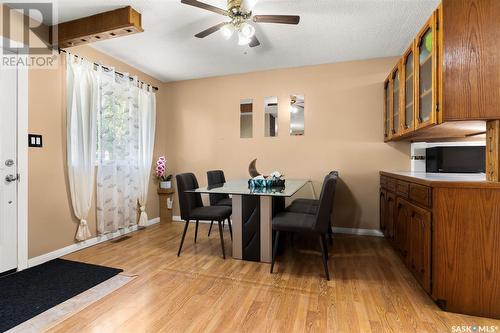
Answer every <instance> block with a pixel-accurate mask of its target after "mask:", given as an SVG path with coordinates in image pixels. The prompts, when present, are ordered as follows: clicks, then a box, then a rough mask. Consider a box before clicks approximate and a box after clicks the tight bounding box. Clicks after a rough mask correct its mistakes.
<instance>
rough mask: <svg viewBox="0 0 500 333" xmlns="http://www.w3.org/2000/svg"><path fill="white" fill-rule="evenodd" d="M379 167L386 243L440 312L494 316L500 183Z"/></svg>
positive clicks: (499, 310) (499, 267) (499, 271)
mask: <svg viewBox="0 0 500 333" xmlns="http://www.w3.org/2000/svg"><path fill="white" fill-rule="evenodd" d="M453 179H454V180H449V181H442V180H435V179H434V178H432V177H431V178H429V179H424V180H422V179H421V178H418V177H414V176H405V175H400V174H398V173H389V172H381V177H380V200H381V201H380V223H381V228H382V230H383V232H384V236H385V237H386V238H387V240H388V243H389V244H390V245H391V247H392V248H393V249H394V251H395V253H396V254H397V255H398V256H399V257H400V258H401V260H402V261H403V263H404V264H405V266H406V267H407V268H408V270H409V271H410V272H411V273H412V275H413V276H414V277H415V280H416V281H417V282H418V283H419V284H420V285H421V286H422V288H423V289H424V290H425V291H426V292H427V293H428V294H429V295H430V296H431V297H432V299H433V300H434V301H435V302H436V303H437V304H438V306H439V307H441V308H442V309H443V310H446V311H452V312H458V313H464V314H469V315H474V316H483V317H491V318H497V319H500V302H498V300H499V299H500V288H498V287H497V286H498V281H500V242H498V239H500V205H498V202H500V183H494V182H487V181H470V180H469V181H467V180H465V181H457V180H456V177H455V178H453Z"/></svg>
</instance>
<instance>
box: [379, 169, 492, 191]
mask: <svg viewBox="0 0 500 333" xmlns="http://www.w3.org/2000/svg"><path fill="white" fill-rule="evenodd" d="M380 174H381V175H384V176H388V177H392V178H396V179H400V180H405V181H409V182H414V183H418V184H422V185H427V186H432V187H472V188H477V187H479V188H483V187H488V188H500V183H497V182H489V181H487V180H486V174H484V173H427V172H411V171H380Z"/></svg>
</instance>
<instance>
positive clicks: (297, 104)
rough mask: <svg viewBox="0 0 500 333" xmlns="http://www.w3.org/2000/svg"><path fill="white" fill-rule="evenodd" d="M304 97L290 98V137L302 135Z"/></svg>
mask: <svg viewBox="0 0 500 333" xmlns="http://www.w3.org/2000/svg"><path fill="white" fill-rule="evenodd" d="M304 107H305V102H304V95H291V96H290V135H304Z"/></svg>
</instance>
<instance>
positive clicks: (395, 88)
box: [391, 62, 401, 138]
mask: <svg viewBox="0 0 500 333" xmlns="http://www.w3.org/2000/svg"><path fill="white" fill-rule="evenodd" d="M391 82H392V101H391V102H392V110H391V116H392V119H391V138H397V137H398V136H400V135H401V123H400V119H401V118H400V113H401V63H400V62H398V64H397V65H396V67H394V69H393V70H392V75H391Z"/></svg>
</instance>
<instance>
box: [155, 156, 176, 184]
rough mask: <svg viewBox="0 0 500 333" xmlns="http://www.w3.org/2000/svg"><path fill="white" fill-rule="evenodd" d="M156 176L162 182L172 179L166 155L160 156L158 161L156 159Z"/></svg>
mask: <svg viewBox="0 0 500 333" xmlns="http://www.w3.org/2000/svg"><path fill="white" fill-rule="evenodd" d="M155 172H156V178H158V179H159V180H160V181H161V182H168V181H170V180H171V179H172V175H170V174H169V175H167V160H166V159H165V156H160V157H159V158H158V161H156V169H155Z"/></svg>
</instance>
